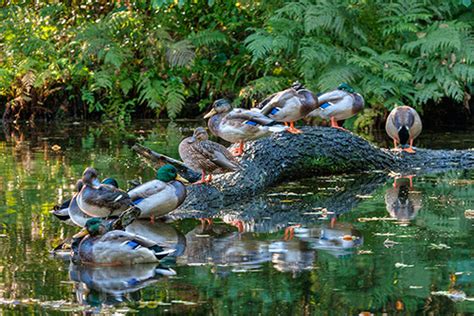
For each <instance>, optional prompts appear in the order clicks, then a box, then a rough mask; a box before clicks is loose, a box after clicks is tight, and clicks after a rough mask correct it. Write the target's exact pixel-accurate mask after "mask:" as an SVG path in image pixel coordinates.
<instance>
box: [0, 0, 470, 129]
mask: <svg viewBox="0 0 474 316" xmlns="http://www.w3.org/2000/svg"><path fill="white" fill-rule="evenodd" d="M16 2H17V1H10V2H9V4H5V5H3V7H2V8H0V101H1V103H2V104H5V108H6V110H5V112H6V115H5V118H7V119H34V118H35V117H49V118H59V117H62V116H76V117H77V116H80V117H85V116H100V115H105V116H106V117H108V118H111V119H115V120H123V119H128V118H130V117H131V116H135V117H150V116H151V117H152V116H159V117H169V118H172V119H173V118H177V117H194V116H196V115H198V114H199V113H200V112H201V111H203V110H204V108H205V107H207V106H208V105H209V104H210V103H211V102H212V100H213V99H215V98H218V97H222V96H226V97H230V98H232V99H234V102H235V103H236V104H242V105H245V106H251V105H252V104H254V103H255V102H257V101H258V100H260V99H261V98H262V97H263V96H265V95H266V94H269V93H272V92H275V91H276V90H278V89H281V88H284V87H287V86H288V85H289V84H291V82H293V81H295V80H300V81H302V82H304V83H305V84H306V85H307V86H308V87H309V88H310V89H312V90H314V91H316V92H320V91H325V90H328V89H332V88H334V87H335V86H337V85H338V84H339V83H340V82H348V83H350V84H351V85H353V86H354V87H355V88H356V90H358V91H359V92H361V93H362V94H363V95H364V96H365V98H366V102H367V103H368V105H369V106H370V108H369V109H366V111H365V112H364V115H363V116H360V117H359V119H358V121H357V122H356V124H357V125H358V126H359V127H364V126H366V125H368V124H369V123H368V122H370V123H372V122H374V118H376V117H381V116H383V115H384V113H385V112H386V109H390V108H392V107H393V106H394V105H395V104H401V103H406V104H410V105H413V106H415V107H417V108H418V109H422V106H423V105H426V104H427V105H428V106H429V107H438V104H441V106H443V104H444V103H455V104H457V107H458V108H462V107H465V108H466V109H467V108H468V105H469V100H470V96H471V93H472V92H473V91H474V86H473V82H474V36H473V26H474V14H473V10H472V7H473V5H472V4H471V3H470V1H460V0H451V1H443V0H417V1H410V0H396V1H391V2H387V1H381V0H369V1H353V0H338V1H329V0H300V1H279V0H272V1H262V2H255V1H241V2H234V1H232V2H231V1H213V0H208V1H170V0H161V1H156V0H154V1H139V0H137V1H117V2H110V1H96V2H95V3H92V2H87V4H84V2H80V1H72V0H71V1H64V2H58V3H50V4H48V3H39V2H34V3H29V2H27V4H23V2H20V3H16Z"/></svg>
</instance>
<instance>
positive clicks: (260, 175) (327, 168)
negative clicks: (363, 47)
mask: <svg viewBox="0 0 474 316" xmlns="http://www.w3.org/2000/svg"><path fill="white" fill-rule="evenodd" d="M302 131H303V132H304V133H303V134H298V135H294V134H290V133H287V132H283V133H278V134H274V135H272V136H271V137H267V138H263V139H259V140H256V141H253V142H248V143H246V145H245V148H246V151H245V154H244V155H243V157H242V158H241V161H240V162H241V164H242V166H243V170H242V171H240V172H234V173H227V174H223V175H217V176H214V179H213V181H212V183H211V184H210V185H190V186H188V197H187V198H186V201H185V203H184V204H183V205H182V206H181V209H183V210H219V209H222V208H223V207H226V206H229V205H232V204H235V203H239V204H242V203H243V202H244V201H245V200H246V199H248V198H249V197H253V196H255V195H256V194H258V193H261V192H263V191H264V190H265V189H266V188H269V187H271V186H275V185H277V184H278V183H281V182H283V181H285V180H294V179H300V178H308V177H312V176H317V175H324V174H341V173H349V172H351V173H355V172H369V171H372V172H373V171H380V172H382V173H384V174H387V173H389V172H390V171H394V172H402V173H404V174H409V173H416V174H420V173H426V172H440V171H446V170H450V169H472V168H474V151H473V150H430V149H421V148H419V149H417V152H416V154H408V153H405V152H403V153H393V152H391V151H390V150H387V149H380V148H378V147H376V146H374V145H372V144H370V143H369V142H367V141H366V140H364V139H363V138H361V137H359V136H357V135H355V134H352V133H350V132H344V131H341V130H338V129H335V128H327V127H303V128H302ZM134 149H135V150H136V151H137V152H138V153H139V154H141V155H142V156H143V157H145V158H147V159H149V160H151V161H152V162H154V163H156V164H157V165H160V164H163V163H172V164H174V165H176V166H177V167H178V169H179V170H180V172H183V173H184V174H183V176H185V177H186V176H187V177H188V179H189V180H191V181H195V180H197V179H199V174H198V173H196V172H193V171H192V170H189V168H187V167H186V166H184V165H183V164H182V163H181V162H176V161H175V160H172V158H169V157H166V156H163V155H160V154H157V153H155V152H153V151H152V150H150V149H147V148H146V147H143V146H134Z"/></svg>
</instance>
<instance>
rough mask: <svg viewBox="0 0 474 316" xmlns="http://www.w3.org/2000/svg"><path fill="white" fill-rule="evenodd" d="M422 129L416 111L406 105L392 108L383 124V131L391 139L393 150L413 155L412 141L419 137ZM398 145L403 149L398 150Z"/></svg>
mask: <svg viewBox="0 0 474 316" xmlns="http://www.w3.org/2000/svg"><path fill="white" fill-rule="evenodd" d="M422 128H423V126H422V124H421V119H420V116H419V115H418V113H417V112H416V110H415V109H414V108H412V107H409V106H406V105H404V106H399V107H396V108H394V109H393V110H392V111H391V112H390V114H389V115H388V117H387V122H386V123H385V130H386V131H387V134H388V136H390V137H391V138H392V139H393V146H394V149H395V150H403V151H406V152H409V153H415V150H414V149H413V140H414V139H415V138H417V137H418V135H420V133H421V130H422ZM398 144H401V145H402V147H403V149H399V148H398Z"/></svg>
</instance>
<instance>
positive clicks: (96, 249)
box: [74, 218, 175, 266]
mask: <svg viewBox="0 0 474 316" xmlns="http://www.w3.org/2000/svg"><path fill="white" fill-rule="evenodd" d="M74 238H75V239H76V240H79V239H80V240H81V241H80V242H79V245H78V247H77V249H75V250H76V251H77V253H76V254H75V255H74V257H75V258H78V260H79V261H80V262H82V263H85V264H97V265H109V266H115V265H131V264H137V263H152V262H159V260H161V259H163V258H164V257H166V256H168V255H170V254H172V253H173V252H174V251H175V250H174V249H169V248H165V247H162V246H160V245H158V244H156V243H155V242H153V241H151V240H149V239H147V238H144V237H141V236H138V235H135V234H130V233H127V232H125V231H122V230H112V231H108V228H107V225H106V224H105V223H104V222H103V220H102V219H100V218H91V219H89V220H88V221H87V222H86V225H85V228H84V229H83V230H82V231H81V232H79V233H78V234H76V235H74Z"/></svg>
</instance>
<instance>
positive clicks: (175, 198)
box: [128, 165, 188, 221]
mask: <svg viewBox="0 0 474 316" xmlns="http://www.w3.org/2000/svg"><path fill="white" fill-rule="evenodd" d="M183 182H185V183H187V182H188V181H187V180H186V179H184V178H183V177H181V176H180V175H179V174H178V171H177V170H176V168H175V167H173V166H172V165H164V166H163V167H161V168H160V169H158V171H157V172H156V179H155V180H151V181H148V182H146V183H143V184H141V185H139V186H137V187H135V188H134V189H132V190H130V191H128V196H129V197H130V198H131V199H132V201H133V203H134V204H135V206H136V207H137V208H139V209H140V210H141V214H140V217H141V218H144V217H150V218H151V219H152V221H153V220H154V218H155V217H159V216H163V215H165V214H167V213H169V212H171V211H173V210H174V209H176V208H177V207H178V206H180V205H181V204H182V203H183V202H184V200H185V199H186V187H185V186H184V184H183Z"/></svg>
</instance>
